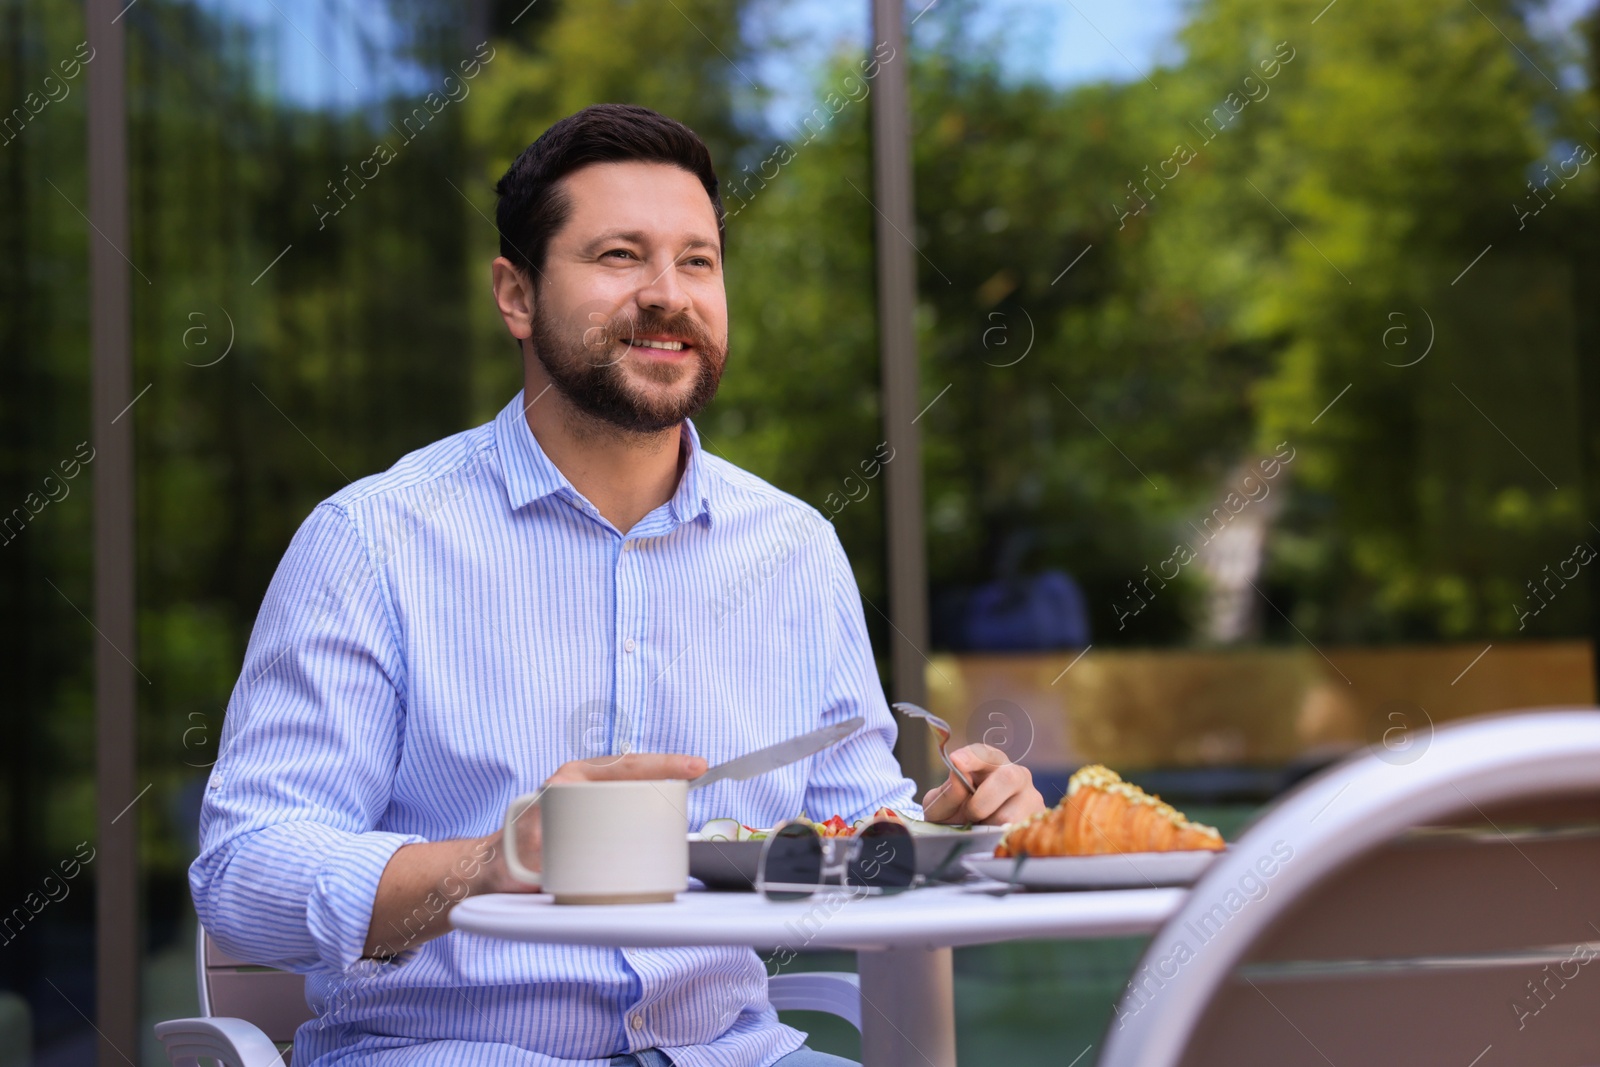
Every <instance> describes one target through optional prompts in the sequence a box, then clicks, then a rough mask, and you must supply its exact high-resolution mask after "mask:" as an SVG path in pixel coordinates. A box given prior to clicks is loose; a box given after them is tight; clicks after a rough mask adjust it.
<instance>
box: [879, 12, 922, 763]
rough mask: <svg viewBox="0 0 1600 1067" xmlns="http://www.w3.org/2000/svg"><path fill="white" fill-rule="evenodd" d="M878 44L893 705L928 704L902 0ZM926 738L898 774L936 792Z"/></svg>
mask: <svg viewBox="0 0 1600 1067" xmlns="http://www.w3.org/2000/svg"><path fill="white" fill-rule="evenodd" d="M872 45H873V47H874V48H881V47H883V46H887V47H888V49H892V50H893V51H892V52H890V51H885V52H884V55H886V56H892V58H891V59H889V60H888V61H887V62H884V63H882V64H881V65H880V68H879V73H878V77H877V84H876V86H874V89H873V93H872V170H873V174H872V187H873V199H874V202H875V206H876V207H877V211H876V212H875V213H874V218H875V221H876V227H877V229H876V233H875V249H876V255H877V264H878V352H879V360H880V363H881V366H882V375H883V432H884V437H885V439H886V440H887V441H888V442H889V447H890V448H892V449H894V452H893V455H894V459H893V461H891V462H890V463H889V464H888V466H886V467H885V468H884V473H883V480H884V510H885V516H884V520H885V525H886V529H887V531H888V542H889V544H888V578H889V623H890V626H889V631H890V632H889V647H890V650H891V652H890V669H891V672H892V675H893V689H894V698H895V699H896V700H909V701H911V702H913V703H916V704H925V703H926V702H927V682H926V679H925V677H924V675H923V671H925V670H926V669H927V666H926V660H925V658H924V650H925V649H926V648H927V647H928V569H927V549H926V545H925V542H924V533H923V514H922V434H921V432H920V431H919V430H918V428H917V425H916V423H915V422H914V421H913V420H914V419H916V418H917V416H918V413H919V403H920V400H921V397H920V395H919V390H918V374H917V337H916V319H915V316H916V309H917V269H916V259H915V258H914V257H915V255H916V249H915V248H914V247H913V246H912V245H911V244H910V243H909V240H910V236H911V235H912V234H913V233H915V232H916V222H915V219H914V218H913V213H912V178H911V99H910V97H911V94H910V89H909V75H910V64H911V57H910V55H909V54H908V53H907V51H906V33H905V5H904V0H872ZM931 752H932V750H931V748H930V747H929V744H928V735H927V731H926V730H922V729H902V731H901V734H900V745H899V757H900V765H901V767H903V768H904V769H905V771H906V773H907V774H909V775H910V776H912V777H914V778H916V779H917V780H918V781H919V782H921V783H922V784H923V785H925V786H926V785H929V784H931V782H930V781H929V778H930V774H931V770H932V768H931V766H930V762H929V760H930V756H931Z"/></svg>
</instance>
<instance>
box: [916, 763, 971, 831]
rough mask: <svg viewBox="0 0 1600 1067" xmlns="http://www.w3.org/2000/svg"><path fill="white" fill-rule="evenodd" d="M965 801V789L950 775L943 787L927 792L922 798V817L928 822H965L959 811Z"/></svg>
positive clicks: (964, 804)
mask: <svg viewBox="0 0 1600 1067" xmlns="http://www.w3.org/2000/svg"><path fill="white" fill-rule="evenodd" d="M966 801H967V790H966V787H965V786H963V785H962V784H961V783H960V782H959V781H957V779H956V776H955V775H953V774H952V775H951V776H950V777H949V778H946V779H945V782H944V784H943V785H941V786H936V787H934V788H933V789H930V790H928V795H927V796H925V797H923V798H922V817H923V818H925V819H927V820H928V821H929V822H948V823H953V822H965V821H966V820H965V819H964V818H962V817H961V810H962V809H963V808H964V807H965V806H966Z"/></svg>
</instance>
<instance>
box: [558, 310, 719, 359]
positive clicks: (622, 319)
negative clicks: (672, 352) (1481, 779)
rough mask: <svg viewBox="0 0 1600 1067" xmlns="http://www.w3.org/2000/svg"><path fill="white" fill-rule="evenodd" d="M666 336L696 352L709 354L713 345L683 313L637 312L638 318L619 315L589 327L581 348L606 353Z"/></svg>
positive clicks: (714, 348) (706, 335)
mask: <svg viewBox="0 0 1600 1067" xmlns="http://www.w3.org/2000/svg"><path fill="white" fill-rule="evenodd" d="M655 334H670V335H671V336H673V337H677V338H681V339H682V340H683V341H684V342H685V343H686V344H688V345H689V346H690V347H692V348H694V349H695V350H696V351H698V352H701V353H705V354H713V353H715V352H716V351H717V343H716V341H715V340H714V339H713V338H712V336H711V334H710V333H709V332H708V331H707V330H706V328H705V327H704V326H702V325H701V324H700V322H699V321H698V320H696V319H695V318H693V317H692V316H690V315H689V314H688V313H687V312H682V311H679V312H674V313H673V314H670V315H664V314H662V313H661V312H659V311H649V310H646V311H641V312H640V313H639V314H638V315H629V314H627V313H626V312H619V313H618V314H616V315H613V316H612V317H611V318H610V319H608V320H607V321H606V322H605V323H604V324H603V325H599V326H591V327H589V328H588V329H587V330H585V331H584V332H583V346H584V347H585V348H588V349H593V350H598V351H608V350H610V349H611V347H612V346H613V345H615V344H617V343H618V342H632V341H633V339H634V338H636V337H649V336H652V335H655Z"/></svg>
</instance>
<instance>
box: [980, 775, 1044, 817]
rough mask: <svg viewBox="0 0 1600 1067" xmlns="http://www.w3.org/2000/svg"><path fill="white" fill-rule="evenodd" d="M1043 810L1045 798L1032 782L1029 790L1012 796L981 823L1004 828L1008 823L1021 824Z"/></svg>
mask: <svg viewBox="0 0 1600 1067" xmlns="http://www.w3.org/2000/svg"><path fill="white" fill-rule="evenodd" d="M1043 810H1044V797H1043V796H1042V795H1041V794H1040V793H1039V791H1038V790H1037V789H1035V788H1033V785H1032V784H1031V782H1030V784H1029V786H1028V788H1026V789H1024V790H1023V791H1022V792H1020V793H1014V794H1012V795H1011V796H1010V797H1008V798H1007V799H1006V801H1005V803H1003V804H1001V805H1000V807H999V808H998V809H996V810H995V812H994V813H993V814H992V815H990V816H989V817H988V818H986V819H982V820H980V821H981V822H983V823H984V824H985V825H987V826H1004V825H1005V824H1007V823H1013V822H1021V821H1022V820H1023V819H1026V818H1027V817H1028V816H1030V815H1032V814H1034V813H1035V812H1038V811H1043Z"/></svg>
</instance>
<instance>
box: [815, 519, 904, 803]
mask: <svg viewBox="0 0 1600 1067" xmlns="http://www.w3.org/2000/svg"><path fill="white" fill-rule="evenodd" d="M825 540H826V545H827V550H826V552H825V553H824V555H825V558H826V560H827V565H828V572H829V573H828V588H829V590H830V593H831V601H832V603H831V610H832V614H833V622H834V627H833V649H832V660H833V662H832V666H831V668H830V670H829V675H828V684H827V689H826V691H825V697H824V700H825V706H824V708H823V713H822V723H823V725H825V726H826V725H831V724H833V723H836V722H842V721H844V720H845V719H848V718H850V717H852V716H855V715H859V716H861V717H862V718H863V719H865V720H866V722H865V724H864V725H863V726H862V727H861V728H860V729H859V730H857V731H856V732H855V733H854V734H852V735H851V736H850V737H849V738H847V739H846V740H845V741H843V742H841V743H840V744H838V745H835V746H834V747H832V748H830V749H827V750H826V751H824V752H823V753H821V754H820V755H818V756H816V757H814V758H815V760H816V763H815V765H814V766H813V768H812V772H811V776H810V780H809V782H808V783H807V787H806V801H805V810H806V811H809V812H824V813H832V812H837V813H839V814H840V815H842V816H844V817H845V819H846V820H848V821H853V820H855V819H860V818H864V817H865V816H868V815H871V814H872V813H873V812H874V811H876V810H877V809H879V808H884V807H887V808H894V809H895V810H897V811H901V812H905V813H907V814H910V815H913V816H916V817H919V818H920V817H921V815H922V808H921V807H920V806H919V805H918V804H917V803H916V801H915V800H914V799H913V798H914V796H915V794H916V784H915V783H914V782H912V781H911V780H910V779H909V778H907V777H906V776H905V775H904V774H903V773H902V772H901V770H900V764H899V762H898V761H896V759H895V757H894V741H895V736H896V728H895V721H894V716H893V715H892V714H891V713H890V711H889V705H888V703H887V701H885V700H884V696H883V684H882V683H881V682H880V681H879V680H878V669H877V664H876V663H875V662H874V660H873V658H872V644H871V642H870V641H869V640H868V639H867V622H866V617H865V616H864V614H863V613H862V610H861V591H860V589H859V588H857V586H856V579H855V574H854V573H853V572H852V571H851V570H850V560H849V558H848V557H847V556H846V555H845V551H844V546H843V545H841V544H840V543H839V538H838V535H837V534H836V533H834V532H833V531H831V530H830V531H829V532H828V535H827V537H826V539H825ZM818 817H819V818H821V817H822V816H818Z"/></svg>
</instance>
